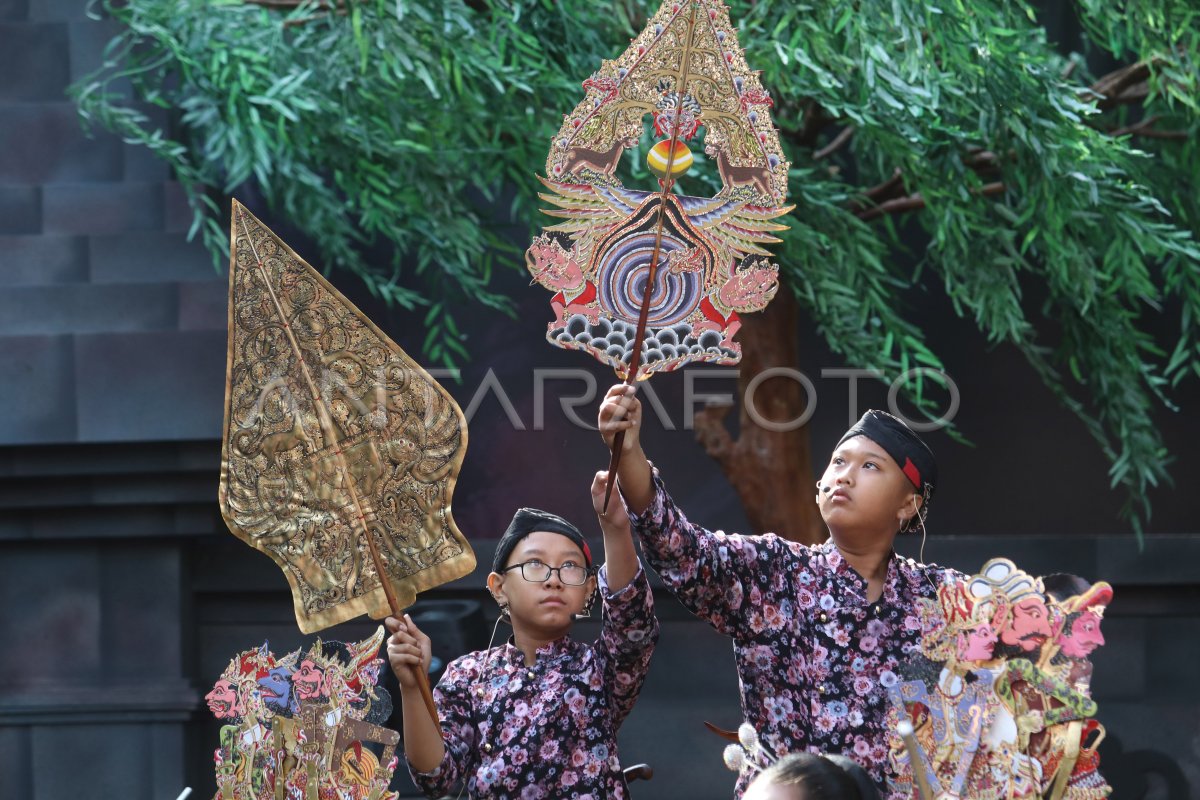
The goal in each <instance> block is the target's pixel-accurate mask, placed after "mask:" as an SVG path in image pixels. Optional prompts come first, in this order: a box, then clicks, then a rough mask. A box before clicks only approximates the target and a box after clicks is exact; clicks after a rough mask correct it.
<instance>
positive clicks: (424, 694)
mask: <svg viewBox="0 0 1200 800" xmlns="http://www.w3.org/2000/svg"><path fill="white" fill-rule="evenodd" d="M417 688H418V689H420V690H421V699H422V700H424V701H425V708H427V709H429V716H430V718H432V719H433V727H435V728H437V732H438V736H441V735H442V724H441V723H440V722H438V712H437V706H436V705H435V704H434V702H433V690H432V689H430V688H429V676H428V675H427V674H426V673H425V670H423V669H422V670H417Z"/></svg>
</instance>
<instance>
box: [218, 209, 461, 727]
mask: <svg viewBox="0 0 1200 800" xmlns="http://www.w3.org/2000/svg"><path fill="white" fill-rule="evenodd" d="M466 445H467V428H466V421H465V420H464V418H463V415H462V411H461V410H460V409H459V407H458V406H457V404H456V403H455V402H454V400H453V398H451V397H450V395H449V394H448V393H447V392H446V391H445V390H444V389H443V388H442V387H441V386H439V385H438V383H437V382H436V381H435V380H434V379H433V378H432V377H430V375H429V374H428V373H427V372H425V370H423V369H422V368H421V367H420V366H419V365H418V364H417V363H416V362H415V361H413V360H412V359H411V358H409V357H408V356H407V355H406V354H405V353H404V351H403V350H401V349H400V348H399V347H398V346H397V345H396V344H395V343H394V342H392V341H391V340H390V339H389V338H388V337H387V336H386V335H385V334H384V333H383V332H382V331H381V330H379V328H377V327H376V326H375V325H374V324H373V323H372V322H371V321H370V320H369V319H367V318H366V316H364V315H363V314H362V312H361V311H359V310H358V309H357V308H355V307H354V305H353V304H352V303H350V302H349V301H348V300H347V299H346V298H345V297H343V296H342V295H341V294H340V293H339V292H338V291H337V290H336V289H334V288H333V286H331V285H330V284H329V282H328V281H326V280H325V279H324V278H323V277H322V276H321V275H320V274H319V273H317V272H316V270H314V269H313V268H312V267H311V266H309V265H308V264H307V263H305V261H304V260H303V259H301V258H300V257H299V256H298V255H296V253H294V252H293V251H292V250H291V248H289V247H288V246H287V245H286V244H284V242H283V241H282V240H280V239H279V237H277V236H276V235H275V234H273V233H272V232H271V231H270V230H268V229H267V228H266V227H265V226H264V225H263V224H262V223H261V222H259V221H258V220H257V219H255V217H254V216H253V215H252V214H250V213H249V212H248V211H246V209H245V208H244V207H243V206H242V205H241V204H239V203H238V202H237V201H234V203H233V223H232V233H231V244H230V260H229V360H228V371H227V376H226V387H225V441H224V446H223V449H222V464H221V490H220V501H221V513H222V515H223V516H224V517H225V522H226V524H227V525H228V526H229V529H230V530H231V531H232V532H233V533H234V535H236V536H237V537H238V538H240V539H241V540H242V541H244V542H246V543H247V544H249V545H250V546H251V547H254V548H255V549H257V550H261V551H262V552H264V553H266V554H267V555H268V556H270V557H271V559H272V560H273V561H274V562H275V563H276V564H278V565H279V567H281V568H282V569H283V572H284V574H285V575H286V576H287V580H288V583H289V584H290V585H291V588H292V598H293V604H294V606H295V611H296V621H297V622H298V623H299V626H300V630H302V631H304V632H305V633H312V632H314V631H318V630H321V629H323V628H326V627H329V626H330V625H334V624H336V623H339V622H343V621H345V620H348V619H352V618H354V617H356V616H358V615H360V614H364V613H365V614H368V615H370V616H371V617H374V618H380V617H383V616H385V615H386V614H388V613H399V612H400V610H401V609H403V608H405V607H406V606H409V605H411V604H412V602H413V601H414V600H415V599H416V595H417V593H418V592H420V591H423V590H425V589H428V588H431V587H433V586H437V585H439V584H441V583H445V582H446V581H450V580H453V579H455V578H458V577H461V576H463V575H466V574H467V573H469V572H471V570H473V569H474V568H475V556H474V554H473V553H472V551H471V547H470V545H469V544H468V543H467V540H466V539H465V538H464V537H463V535H462V533H460V532H459V530H458V528H457V527H456V526H455V524H454V519H453V517H452V516H451V513H450V498H451V494H452V492H453V490H454V483H455V480H456V478H457V475H458V471H459V468H460V466H461V464H462V459H463V455H464V452H465V450H466ZM435 719H436V717H435Z"/></svg>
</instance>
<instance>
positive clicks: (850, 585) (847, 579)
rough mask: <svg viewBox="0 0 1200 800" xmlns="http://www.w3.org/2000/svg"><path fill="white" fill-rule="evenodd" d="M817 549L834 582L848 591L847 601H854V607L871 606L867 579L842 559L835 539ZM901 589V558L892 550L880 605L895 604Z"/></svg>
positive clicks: (826, 541)
mask: <svg viewBox="0 0 1200 800" xmlns="http://www.w3.org/2000/svg"><path fill="white" fill-rule="evenodd" d="M816 549H817V550H819V551H821V552H822V553H823V554H824V556H825V560H826V561H827V562H828V563H829V566H830V569H831V570H832V572H833V578H834V580H835V581H837V582H838V583H839V584H842V586H843V587H844V588H846V589H847V590H848V591H847V592H846V596H847V599H852V600H853V604H854V605H864V606H865V605H869V604H868V603H867V581H866V579H865V578H864V577H863V576H862V575H859V574H858V571H857V570H856V569H854V567H852V566H850V564H849V562H847V561H846V559H845V558H843V557H842V552H841V551H840V550H838V548H837V545H836V544H834V543H833V539H832V538H830V539H826V540H825V542H824V543H823V544H821V545H818V546H817V548H816ZM899 588H900V556H899V555H897V554H896V551H895V550H892V554H891V556H890V557H889V558H888V567H887V577H886V578H884V581H883V594H881V595H880V596H879V600H878V602H879V603H880V604H884V603H887V602H895V601H896V600H897V599H898V598H899V595H900V592H899Z"/></svg>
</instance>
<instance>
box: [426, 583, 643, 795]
mask: <svg viewBox="0 0 1200 800" xmlns="http://www.w3.org/2000/svg"><path fill="white" fill-rule="evenodd" d="M600 593H601V597H602V600H603V622H602V626H601V632H600V638H599V639H597V640H596V641H595V642H593V643H591V644H584V643H582V642H577V641H574V640H573V639H571V638H570V636H564V637H563V638H561V639H558V640H557V641H554V642H551V643H550V644H548V645H546V646H544V647H541V648H539V649H538V651H537V659H536V662H535V663H534V664H533V666H526V664H525V656H524V654H522V652H521V651H520V650H519V649H517V647H516V646H514V645H513V644H512V642H511V641H510V642H509V643H508V644H506V645H503V646H500V647H494V648H492V649H490V650H483V651H479V652H475V653H471V654H469V655H465V656H463V657H461V658H458V659H455V660H454V661H453V662H451V663H450V665H449V666H448V667H447V668H446V672H445V674H444V675H443V676H442V679H441V680H440V681H438V685H437V686H436V687H435V688H434V690H433V698H434V701H435V702H436V704H437V707H438V712H439V717H440V718H441V725H442V737H443V741H444V743H445V749H446V754H445V756H444V757H443V758H442V763H441V764H440V765H438V767H437V768H436V769H434V770H433V771H432V772H427V773H421V772H416V771H413V770H412V769H411V767H410V770H409V771H410V773H411V774H412V778H413V781H414V782H415V783H416V784H417V786H418V787H419V788H420V789H421V790H422V791H423V792H424V793H425V795H426V796H428V797H441V796H442V795H446V794H453V793H454V787H456V786H458V784H459V782H460V780H465V781H466V782H467V795H468V796H469V797H472V798H497V800H499V799H500V798H513V799H514V800H516V799H517V798H519V799H520V800H537V798H546V800H550V798H564V799H565V798H573V800H603V798H609V800H623V798H627V797H628V796H629V792H628V790H627V789H626V787H625V779H624V777H623V775H622V774H621V763H620V761H618V760H617V729H618V728H620V727H621V723H622V722H623V721H624V720H625V717H626V716H628V714H629V712H630V710H632V708H633V704H634V701H636V700H637V696H638V693H639V692H640V691H641V688H642V683H643V682H644V681H645V679H646V670H647V669H648V668H649V666H650V656H651V654H652V653H653V652H654V644H655V642H656V641H658V620H657V619H656V618H655V616H654V600H653V596H652V595H651V593H650V586H649V584H648V583H647V581H646V574H645V572H644V571H643V570H642V569H641V568H640V567H639V569H638V571H637V575H635V576H634V578H633V580H632V581H630V582H629V585H628V586H626V587H625V588H623V589H621V590H620V591H618V592H615V593H611V594H610V593H609V591H608V583H607V572H606V570H605V569H604V568H603V567H601V569H600Z"/></svg>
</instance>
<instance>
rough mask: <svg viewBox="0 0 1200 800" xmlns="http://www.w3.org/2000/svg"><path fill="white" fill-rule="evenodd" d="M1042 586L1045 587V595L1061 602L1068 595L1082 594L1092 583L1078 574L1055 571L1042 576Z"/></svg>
mask: <svg viewBox="0 0 1200 800" xmlns="http://www.w3.org/2000/svg"><path fill="white" fill-rule="evenodd" d="M1042 588H1043V589H1045V591H1046V594H1047V595H1049V596H1050V597H1051V598H1053V599H1054V600H1057V601H1058V602H1060V603H1061V602H1062V601H1063V600H1066V599H1067V598H1069V597H1075V596H1076V595H1081V594H1083V593H1084V592H1086V591H1087V590H1088V589H1090V588H1092V585H1091V584H1090V583H1088V582H1087V581H1085V580H1084V579H1083V578H1081V577H1079V576H1078V575H1072V574H1071V573H1069V572H1055V573H1054V574H1053V575H1047V576H1046V577H1044V578H1042Z"/></svg>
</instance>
